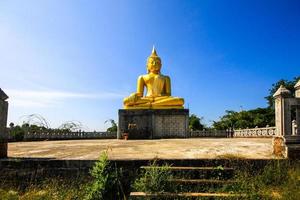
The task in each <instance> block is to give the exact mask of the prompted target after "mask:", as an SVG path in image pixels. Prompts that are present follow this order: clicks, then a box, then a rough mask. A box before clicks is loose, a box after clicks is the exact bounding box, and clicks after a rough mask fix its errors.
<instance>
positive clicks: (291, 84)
mask: <svg viewBox="0 0 300 200" xmlns="http://www.w3.org/2000/svg"><path fill="white" fill-rule="evenodd" d="M299 80H300V76H297V77H294V79H293V80H291V81H289V80H284V79H280V80H279V81H277V82H276V83H274V84H272V87H271V88H270V89H269V95H268V96H266V97H265V99H266V100H267V101H268V107H269V108H272V109H274V98H273V94H274V93H275V92H276V91H277V90H278V88H279V87H280V85H283V86H285V87H286V88H287V89H288V90H290V91H291V93H292V95H295V88H294V86H295V85H296V83H297V82H298V81H299Z"/></svg>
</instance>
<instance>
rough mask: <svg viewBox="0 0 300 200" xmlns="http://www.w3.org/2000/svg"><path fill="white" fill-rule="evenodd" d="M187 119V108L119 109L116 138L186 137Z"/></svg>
mask: <svg viewBox="0 0 300 200" xmlns="http://www.w3.org/2000/svg"><path fill="white" fill-rule="evenodd" d="M188 119H189V110H188V109H138V110H127V109H120V110H119V126H118V139H121V138H122V137H123V134H124V133H127V134H128V135H129V136H128V138H129V139H152V138H153V139H154V138H186V137H189V131H188Z"/></svg>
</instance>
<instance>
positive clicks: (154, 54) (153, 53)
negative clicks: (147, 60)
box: [150, 45, 159, 57]
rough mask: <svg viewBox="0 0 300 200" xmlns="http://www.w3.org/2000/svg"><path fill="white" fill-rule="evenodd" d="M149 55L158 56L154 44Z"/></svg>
mask: <svg viewBox="0 0 300 200" xmlns="http://www.w3.org/2000/svg"><path fill="white" fill-rule="evenodd" d="M150 57H159V56H158V55H157V53H156V49H155V46H154V45H153V48H152V52H151V55H150Z"/></svg>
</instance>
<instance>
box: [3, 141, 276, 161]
mask: <svg viewBox="0 0 300 200" xmlns="http://www.w3.org/2000/svg"><path fill="white" fill-rule="evenodd" d="M271 144H272V141H271V139H269V138H190V139H161V140H127V141H125V140H116V139H106V140H63V141H40V142H15V143H9V145H8V156H9V157H11V158H52V159H59V160H60V159H67V160H95V159H97V158H98V157H99V155H100V153H101V152H102V151H105V150H107V151H108V155H109V158H110V159H116V160H118V159H122V160H139V159H153V158H155V157H156V158H160V159H213V158H226V157H240V158H248V159H272V158H273V156H272V146H271Z"/></svg>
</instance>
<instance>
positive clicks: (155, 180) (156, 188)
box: [133, 161, 175, 193]
mask: <svg viewBox="0 0 300 200" xmlns="http://www.w3.org/2000/svg"><path fill="white" fill-rule="evenodd" d="M172 178H173V175H172V173H171V171H170V165H167V164H165V165H163V166H158V165H157V163H156V161H154V162H153V163H151V164H150V166H149V168H145V169H143V171H142V173H141V174H140V176H139V178H138V179H136V181H135V182H134V184H133V189H134V190H135V191H140V192H146V193H153V192H166V191H167V192H172V191H174V190H175V187H174V186H173V185H172V184H170V182H169V180H170V179H172Z"/></svg>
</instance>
